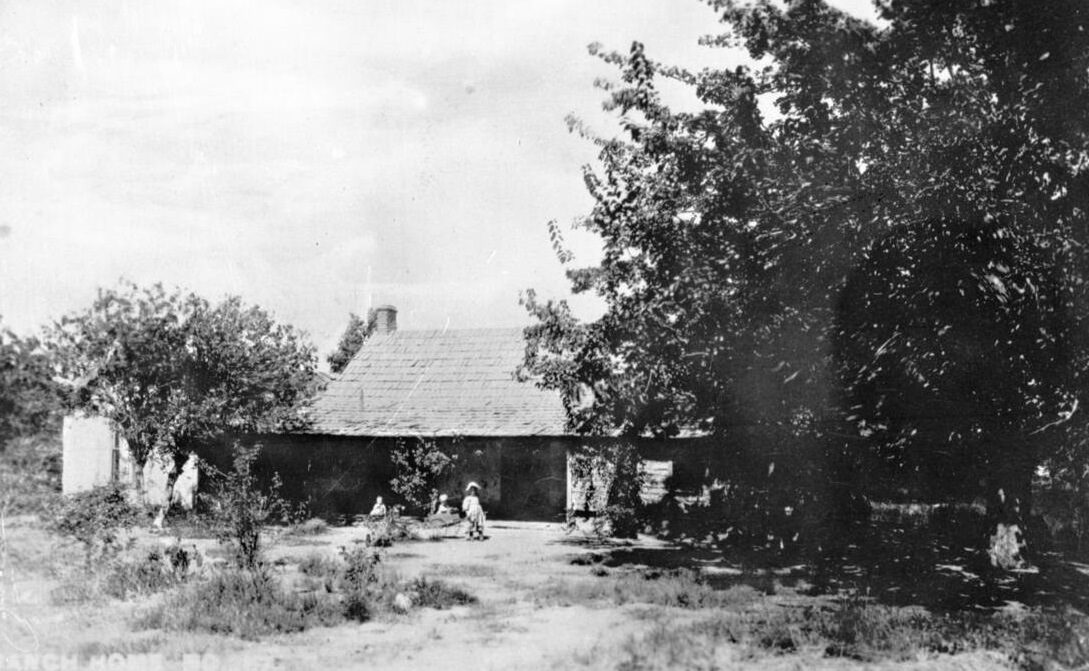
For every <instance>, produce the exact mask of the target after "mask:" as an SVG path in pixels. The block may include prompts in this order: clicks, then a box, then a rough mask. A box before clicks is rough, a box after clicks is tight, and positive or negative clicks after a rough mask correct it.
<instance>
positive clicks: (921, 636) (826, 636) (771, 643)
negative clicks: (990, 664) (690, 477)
mask: <svg viewBox="0 0 1089 671" xmlns="http://www.w3.org/2000/svg"><path fill="white" fill-rule="evenodd" d="M1087 641H1089V621H1087V620H1086V618H1085V617H1084V616H1081V615H1077V614H1072V613H1044V612H1030V613H1027V614H1021V615H1011V614H984V613H951V614H943V615H936V614H931V613H928V612H926V611H924V610H922V609H904V608H891V607H886V606H880V605H874V604H870V603H867V602H865V601H862V600H859V599H846V600H843V601H840V602H839V603H836V604H834V605H832V606H828V607H816V606H809V607H803V608H789V607H783V606H778V605H768V606H767V607H765V608H757V609H745V610H731V611H725V612H722V611H720V612H716V613H715V614H714V615H712V616H710V617H707V618H704V619H701V620H698V621H696V622H689V623H686V624H679V625H678V624H674V623H671V622H669V621H668V620H663V621H660V622H658V623H657V624H655V625H654V626H653V627H651V628H650V630H648V631H647V633H646V634H644V635H642V636H633V637H631V638H629V639H628V640H627V641H626V642H625V644H624V645H623V646H622V647H621V649H620V650H619V651H618V652H617V656H618V663H617V668H618V669H625V670H626V671H636V670H642V669H673V668H717V667H728V666H729V665H730V660H734V659H735V658H736V657H737V656H738V655H741V656H746V657H749V658H753V657H760V656H763V655H768V654H772V655H781V654H792V653H797V652H800V651H803V650H810V651H812V652H816V653H817V654H820V655H823V656H825V657H832V658H848V659H852V660H857V661H861V662H866V663H877V662H884V661H894V662H897V661H908V660H916V659H919V658H924V659H925V658H930V659H933V658H934V657H936V656H938V655H941V654H957V653H965V652H975V651H991V652H993V653H997V654H999V655H1001V656H1004V657H1005V658H1006V659H1007V660H1008V661H1009V662H1010V663H1011V664H1013V665H1014V666H1015V667H1020V668H1026V669H1035V668H1054V667H1055V666H1056V664H1057V665H1059V666H1061V667H1066V668H1084V666H1085V665H1086V664H1089V648H1087V647H1086V642H1087Z"/></svg>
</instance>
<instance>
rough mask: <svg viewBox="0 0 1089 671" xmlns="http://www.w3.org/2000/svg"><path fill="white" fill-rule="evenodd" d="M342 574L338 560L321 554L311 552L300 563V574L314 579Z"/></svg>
mask: <svg viewBox="0 0 1089 671" xmlns="http://www.w3.org/2000/svg"><path fill="white" fill-rule="evenodd" d="M339 572H340V565H339V563H338V562H337V560H336V559H335V558H333V557H330V556H329V555H327V554H324V553H321V552H311V553H310V554H308V555H306V556H305V557H303V559H302V561H300V562H299V573H302V574H303V575H306V576H311V577H314V578H325V577H329V576H335V575H337V574H338V573H339Z"/></svg>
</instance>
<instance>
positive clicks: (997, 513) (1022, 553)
mask: <svg viewBox="0 0 1089 671" xmlns="http://www.w3.org/2000/svg"><path fill="white" fill-rule="evenodd" d="M1028 451H1029V450H1028V449H1024V450H1019V451H1017V452H1015V451H1013V450H1006V451H1005V452H1004V454H1003V455H1002V457H1000V459H997V460H992V468H993V469H995V470H996V472H993V474H992V477H991V478H989V479H988V483H987V484H988V491H987V533H988V538H987V554H988V556H989V557H990V559H991V565H992V566H994V567H995V568H998V569H1001V570H1004V571H1013V570H1020V569H1026V568H1028V567H1029V563H1028V560H1027V559H1026V553H1027V550H1028V546H1027V544H1026V541H1025V538H1026V531H1027V523H1028V517H1029V513H1030V512H1031V509H1032V473H1033V470H1032V469H1033V468H1034V466H1035V465H1034V464H1033V463H1031V461H1032V460H1031V459H1029V458H1027V457H1028V456H1029V455H1028V454H1026V453H1027V452H1028ZM1018 452H1019V453H1018Z"/></svg>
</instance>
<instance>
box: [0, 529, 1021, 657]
mask: <svg viewBox="0 0 1089 671" xmlns="http://www.w3.org/2000/svg"><path fill="white" fill-rule="evenodd" d="M4 533H5V539H6V541H7V542H6V544H5V547H6V548H7V554H8V555H9V556H7V557H5V558H4V568H5V569H6V570H5V572H4V575H3V576H2V577H0V579H2V580H3V601H2V602H0V611H2V612H0V614H2V615H3V618H2V619H0V633H3V634H4V635H3V636H2V637H0V669H3V668H47V666H41V665H40V666H37V667H35V666H29V667H28V666H27V664H28V663H29V662H27V661H26V660H31V661H33V660H35V659H38V657H33V656H32V657H22V656H21V654H22V653H24V652H28V651H29V652H33V653H34V654H35V655H39V656H40V655H43V654H45V655H50V654H54V655H62V656H63V655H80V656H81V659H91V660H92V661H93V660H95V659H98V660H99V661H101V660H102V659H108V656H109V655H111V654H113V655H115V656H117V658H118V659H122V658H124V657H125V656H131V655H136V654H141V653H158V654H161V655H163V656H164V658H165V660H166V662H165V666H164V667H163V668H166V669H197V668H200V669H212V668H222V669H231V670H232V671H242V670H243V669H258V668H260V669H265V668H275V669H357V668H358V669H383V670H385V671H395V670H399V669H442V670H444V671H447V670H456V669H473V670H474V671H484V670H488V669H497V670H498V669H502V670H503V671H511V670H515V669H552V668H555V669H614V668H624V669H637V668H669V664H668V661H667V662H662V661H661V660H659V661H657V662H654V663H653V664H651V663H649V662H648V663H647V665H645V666H644V665H641V663H640V662H639V660H638V659H634V658H632V657H631V652H630V649H631V646H632V642H633V641H637V640H639V638H640V637H645V636H647V635H648V633H649V632H651V631H652V630H654V629H655V627H658V628H659V629H660V628H661V626H662V625H663V623H665V624H669V625H674V624H678V623H683V622H685V621H686V620H687V619H693V618H696V617H699V616H700V613H701V612H703V611H693V610H691V609H679V608H669V607H662V606H650V605H647V604H634V603H633V604H628V605H624V606H616V605H614V604H612V603H607V602H605V601H600V602H588V603H586V602H584V603H570V604H569V603H565V602H564V601H563V600H559V601H557V600H555V599H552V598H550V591H552V590H554V588H555V586H556V585H558V584H564V585H580V584H587V585H589V584H592V583H594V581H601V580H607V579H609V578H608V577H601V576H600V574H601V573H604V571H602V570H601V569H598V571H597V572H598V574H599V575H594V574H593V568H592V567H590V566H588V565H585V564H572V563H571V560H572V559H573V558H575V557H577V556H578V555H580V554H588V553H592V552H601V551H602V550H603V546H602V545H601V544H600V541H598V540H597V539H594V538H591V537H589V536H587V535H585V534H582V533H580V532H575V533H572V534H566V533H564V531H563V530H562V528H561V527H560V526H559V525H555V524H541V523H514V522H494V523H492V524H490V526H489V528H488V538H487V540H485V541H484V542H469V541H467V540H465V539H464V537H462V536H448V537H445V538H443V539H441V540H438V541H412V542H401V543H397V544H395V545H394V546H393V547H391V548H389V549H387V550H386V551H385V555H384V558H383V562H384V564H385V565H386V566H387V567H389V568H391V569H393V570H395V571H397V572H398V573H400V574H401V575H402V576H404V577H412V576H415V575H426V576H427V577H429V578H438V579H441V580H443V581H445V582H447V583H450V584H453V585H457V586H459V587H462V588H464V589H465V590H467V591H468V592H470V593H471V594H473V595H475V596H476V597H477V598H478V599H479V602H478V603H476V604H474V605H471V606H462V607H456V608H453V609H450V610H443V611H438V610H432V609H419V610H415V611H412V612H410V613H408V614H406V615H401V616H393V617H386V618H381V619H379V620H378V621H371V622H367V623H364V624H344V625H339V626H336V627H328V628H317V629H312V630H309V631H306V632H302V633H298V634H290V635H278V636H272V637H269V638H265V639H262V640H261V641H259V642H248V641H242V640H238V639H236V638H229V637H223V636H216V635H211V634H208V635H205V634H168V633H164V632H160V631H140V632H137V631H132V630H131V627H130V626H129V625H128V622H127V620H128V619H129V618H130V617H131V616H132V615H133V614H134V613H136V612H138V611H139V609H141V608H146V607H147V605H148V603H149V599H143V600H142V601H140V602H135V601H129V602H117V601H114V602H109V603H108V604H106V606H102V605H101V604H99V605H81V606H60V605H55V604H54V603H53V602H52V601H51V600H50V597H49V594H50V590H51V589H53V588H54V587H55V586H56V581H55V579H52V578H50V577H48V576H46V575H42V574H40V573H36V572H35V571H34V570H33V566H34V565H35V564H36V563H38V564H43V563H44V562H45V561H46V553H49V552H55V550H54V549H53V547H52V546H51V545H50V544H49V542H48V540H49V539H48V537H46V536H45V535H44V534H43V533H42V532H41V531H40V530H38V529H37V528H36V526H35V523H34V522H33V521H32V518H26V519H23V520H15V521H11V520H9V521H8V523H7V526H6V528H5V530H4ZM361 534H362V531H361V529H359V528H352V527H333V528H329V529H328V530H327V531H325V532H324V533H321V534H318V535H313V536H305V537H285V538H282V539H280V540H279V541H277V542H276V543H275V545H274V546H273V547H272V548H271V549H270V550H269V555H268V556H269V559H270V560H272V561H273V562H275V564H276V565H277V569H276V570H278V571H281V572H285V573H286V572H290V571H293V570H295V569H294V566H293V565H294V563H295V562H296V561H297V560H299V559H301V558H303V557H305V556H307V555H310V554H312V553H314V552H323V553H329V555H331V556H332V555H335V554H336V553H337V552H338V549H339V548H340V547H342V546H351V545H352V544H353V543H355V542H358V541H359V540H360V537H361ZM162 541H163V539H160V538H155V537H151V536H147V537H145V538H143V539H141V542H147V543H155V542H162ZM187 542H195V543H196V544H197V545H198V546H200V547H201V548H202V549H203V550H207V551H209V552H214V550H213V548H214V542H213V541H211V540H196V541H187ZM660 546H661V543H660V542H658V541H655V540H653V539H649V538H644V539H641V540H639V541H636V542H633V544H632V545H631V546H630V549H654V548H656V547H660ZM604 549H606V550H607V549H609V548H608V547H607V546H606V547H605V548H604ZM624 549H629V548H624ZM53 560H56V557H53ZM12 567H19V568H17V569H16V568H12ZM26 567H31V570H27V568H26ZM152 598H157V597H152ZM759 598H760V599H767V600H769V604H770V603H771V602H772V601H775V600H782V599H785V598H789V597H788V596H784V595H782V594H780V595H771V596H762V595H761V596H760V597H759ZM759 605H760V604H757V606H758V607H759ZM821 653H822V651H820V650H811V651H808V650H800V651H795V652H793V653H792V654H789V655H773V654H767V655H761V656H757V657H754V656H752V653H751V651H750V652H746V651H745V650H744V649H742V648H741V647H740V646H737V648H736V649H732V648H727V649H720V650H716V651H715V653H714V655H713V658H709V659H708V660H706V663H705V665H703V668H759V669H823V668H882V669H886V668H887V669H892V668H902V669H909V668H910V669H924V668H926V669H930V668H945V669H979V668H1008V666H1007V665H1006V664H1005V662H1004V660H1002V659H1001V658H999V657H998V656H996V655H992V654H989V653H970V654H961V655H956V656H948V655H947V656H942V657H940V658H937V659H935V658H929V659H919V660H913V661H908V662H901V663H896V664H891V663H889V664H881V665H880V667H877V666H873V665H864V664H861V663H858V662H853V661H848V660H842V659H829V658H825V657H823V655H822V654H821ZM186 655H189V657H186ZM193 655H205V656H204V657H202V658H200V659H199V664H198V663H197V662H194V657H193ZM84 663H85V662H81V666H80V667H79V668H83V666H82V664H84ZM39 664H41V663H39ZM5 665H6V666H5ZM54 668H55V667H54ZM86 668H93V667H90V666H88V667H86ZM103 668H106V667H103ZM118 668H120V667H118Z"/></svg>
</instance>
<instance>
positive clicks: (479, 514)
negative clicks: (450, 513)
mask: <svg viewBox="0 0 1089 671" xmlns="http://www.w3.org/2000/svg"><path fill="white" fill-rule="evenodd" d="M465 491H467V492H468V495H467V496H466V497H465V498H464V499H462V500H461V509H462V510H464V511H465V520H466V521H467V522H468V523H469V540H473V535H474V534H476V540H480V541H482V540H484V509H483V508H481V507H480V497H479V494H480V485H478V484H476V483H475V482H470V483H469V484H468V485H467V486H466V487H465Z"/></svg>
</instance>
